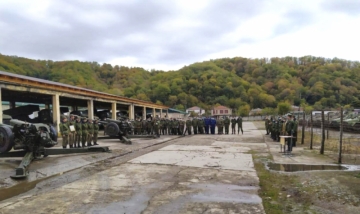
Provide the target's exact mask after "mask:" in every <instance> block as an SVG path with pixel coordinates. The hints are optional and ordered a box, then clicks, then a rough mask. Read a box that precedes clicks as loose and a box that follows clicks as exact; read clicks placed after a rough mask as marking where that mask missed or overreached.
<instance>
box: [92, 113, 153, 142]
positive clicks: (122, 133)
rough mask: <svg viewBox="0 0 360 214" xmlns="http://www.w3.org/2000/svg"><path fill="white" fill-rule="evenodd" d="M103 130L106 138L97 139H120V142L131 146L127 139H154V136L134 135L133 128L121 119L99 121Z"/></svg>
mask: <svg viewBox="0 0 360 214" xmlns="http://www.w3.org/2000/svg"><path fill="white" fill-rule="evenodd" d="M100 123H102V124H103V125H104V126H105V128H104V134H105V135H107V137H99V139H116V138H117V139H120V140H121V141H122V142H124V143H127V144H131V140H130V139H129V138H156V136H154V135H134V134H133V133H134V127H133V125H132V124H131V123H130V122H127V121H125V120H124V119H123V118H120V119H119V120H112V119H106V120H104V121H100Z"/></svg>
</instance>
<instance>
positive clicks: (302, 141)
mask: <svg viewBox="0 0 360 214" xmlns="http://www.w3.org/2000/svg"><path fill="white" fill-rule="evenodd" d="M341 112H343V111H342V110H341V111H339V112H338V113H334V112H332V113H328V114H325V113H324V111H322V112H321V113H320V114H317V115H316V114H313V113H311V114H308V115H306V114H303V115H302V116H299V118H298V124H299V125H298V132H297V133H298V134H297V138H298V141H297V142H298V145H299V146H304V147H307V148H308V149H310V150H314V151H315V152H316V151H318V152H319V153H320V154H324V155H326V156H329V157H331V158H333V159H334V162H336V163H343V164H360V121H359V122H358V120H359V119H358V117H357V115H353V117H351V115H350V117H349V115H347V116H346V117H344V116H343V115H342V113H341Z"/></svg>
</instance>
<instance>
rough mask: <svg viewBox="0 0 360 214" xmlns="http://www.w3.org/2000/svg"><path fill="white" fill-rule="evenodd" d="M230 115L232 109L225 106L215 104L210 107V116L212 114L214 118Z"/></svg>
mask: <svg viewBox="0 0 360 214" xmlns="http://www.w3.org/2000/svg"><path fill="white" fill-rule="evenodd" d="M231 115H232V109H231V108H228V107H226V106H216V107H213V108H212V109H211V116H214V117H216V118H218V117H220V116H231Z"/></svg>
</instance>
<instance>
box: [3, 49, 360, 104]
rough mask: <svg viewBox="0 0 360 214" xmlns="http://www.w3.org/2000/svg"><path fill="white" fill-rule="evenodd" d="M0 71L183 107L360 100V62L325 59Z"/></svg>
mask: <svg viewBox="0 0 360 214" xmlns="http://www.w3.org/2000/svg"><path fill="white" fill-rule="evenodd" d="M0 70H2V71H7V72H12V73H16V74H22V75H27V76H32V77H37V78H42V79H46V80H51V81H56V82H61V83H65V84H70V85H76V86H80V87H84V88H89V89H94V90H98V91H103V92H107V93H111V94H116V95H121V96H126V97H131V98H136V99H141V100H148V101H152V102H157V103H162V104H165V105H168V106H170V107H175V108H178V109H182V110H184V109H185V108H187V107H191V106H194V105H198V106H200V107H203V108H205V109H210V108H211V106H213V105H217V104H221V105H226V106H229V107H231V108H233V109H236V110H237V109H239V108H240V109H241V108H265V107H270V108H275V107H277V106H278V104H279V103H280V102H281V103H283V102H286V103H289V104H294V105H302V106H312V108H314V109H317V110H320V109H330V108H337V107H339V106H341V105H342V106H343V105H349V104H354V103H355V104H357V103H360V101H359V100H360V93H359V92H360V84H358V83H359V82H360V63H359V62H354V61H346V60H342V59H337V58H334V59H326V58H321V57H313V56H305V57H300V58H296V57H285V58H271V59H265V58H264V59H247V58H241V57H235V58H224V59H216V60H210V61H204V62H199V63H194V64H191V65H189V66H185V67H183V68H181V69H179V70H177V71H169V72H164V71H158V70H152V71H147V70H144V69H143V68H139V67H133V68H129V67H125V66H117V65H116V66H112V65H110V64H106V63H104V64H102V65H100V64H99V63H97V62H79V61H59V62H55V61H51V60H32V59H26V58H22V57H17V56H5V55H0Z"/></svg>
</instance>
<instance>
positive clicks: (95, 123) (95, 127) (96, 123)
mask: <svg viewBox="0 0 360 214" xmlns="http://www.w3.org/2000/svg"><path fill="white" fill-rule="evenodd" d="M93 130H94V132H93V133H94V134H93V142H94V145H99V144H98V143H97V140H98V134H99V120H98V119H95V120H94V124H93Z"/></svg>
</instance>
